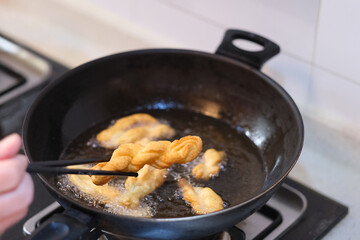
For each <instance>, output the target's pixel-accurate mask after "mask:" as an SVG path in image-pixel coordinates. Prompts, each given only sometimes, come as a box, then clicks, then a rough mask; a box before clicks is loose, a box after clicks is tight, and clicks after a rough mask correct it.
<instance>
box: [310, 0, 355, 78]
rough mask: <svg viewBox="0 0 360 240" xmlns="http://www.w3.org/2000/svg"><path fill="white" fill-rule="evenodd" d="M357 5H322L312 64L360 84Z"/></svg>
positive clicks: (351, 1)
mask: <svg viewBox="0 0 360 240" xmlns="http://www.w3.org/2000/svg"><path fill="white" fill-rule="evenodd" d="M359 9H360V2H359V1H356V0H343V1H337V0H326V1H322V2H321V10H320V17H319V29H318V37H317V44H316V46H317V47H316V52H315V53H316V54H315V62H316V64H317V65H320V66H322V67H324V68H326V69H328V70H330V71H333V72H336V73H337V74H340V75H342V76H344V77H347V78H350V79H352V80H354V81H357V82H358V83H360V71H359V63H360V46H359V42H360V27H359V22H360V14H359Z"/></svg>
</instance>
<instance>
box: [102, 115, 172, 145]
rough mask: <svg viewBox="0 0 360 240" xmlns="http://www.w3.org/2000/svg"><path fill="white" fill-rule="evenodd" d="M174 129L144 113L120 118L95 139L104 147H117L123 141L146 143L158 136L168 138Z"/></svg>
mask: <svg viewBox="0 0 360 240" xmlns="http://www.w3.org/2000/svg"><path fill="white" fill-rule="evenodd" d="M174 135H175V130H174V129H173V128H171V127H170V126H168V125H166V124H161V123H160V122H159V121H158V120H156V119H155V118H154V117H152V116H151V115H149V114H146V113H136V114H132V115H130V116H126V117H123V118H120V119H119V120H117V121H116V122H115V124H114V125H112V126H111V127H109V128H107V129H105V130H103V131H101V132H100V133H99V134H98V135H97V136H96V139H97V140H98V141H99V142H100V143H101V145H102V146H104V147H106V148H113V149H114V148H117V147H118V146H119V145H121V144H124V143H143V144H144V143H145V144H146V143H148V142H150V141H151V140H154V139H159V138H170V137H172V136H174Z"/></svg>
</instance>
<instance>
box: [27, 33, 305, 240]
mask: <svg viewBox="0 0 360 240" xmlns="http://www.w3.org/2000/svg"><path fill="white" fill-rule="evenodd" d="M235 39H247V40H250V41H253V42H256V43H258V44H260V45H262V46H263V47H264V49H263V50H262V51H259V52H248V51H244V50H241V49H239V48H237V47H235V46H234V45H233V44H232V41H233V40H235ZM279 50H280V49H279V47H278V46H277V45H276V44H274V43H272V42H271V41H269V40H267V39H265V38H263V37H260V36H258V35H255V34H252V33H248V32H243V31H238V30H229V31H227V32H226V34H225V37H224V39H223V42H222V43H221V45H220V46H219V48H218V50H217V52H216V54H210V53H203V52H197V51H188V50H174V49H161V50H159V49H156V50H142V51H133V52H126V53H121V54H116V55H112V56H108V57H104V58H101V59H98V60H95V61H92V62H90V63H87V64H84V65H82V66H80V67H77V68H75V69H73V70H71V71H70V72H68V73H67V74H65V75H64V76H62V77H61V78H60V79H58V80H57V81H55V82H53V83H51V84H50V85H49V86H48V87H46V89H45V90H44V91H43V92H42V93H41V94H40V96H39V97H38V98H37V99H36V101H35V102H34V103H33V104H32V106H31V109H30V111H29V113H28V114H27V117H26V120H25V124H24V130H23V138H24V147H25V152H26V154H27V156H28V157H29V159H30V162H38V161H44V160H48V159H59V157H60V156H61V155H64V151H65V155H66V149H68V148H69V146H72V145H74V144H75V145H76V144H78V143H77V142H78V141H79V139H81V138H83V137H84V133H86V134H87V133H89V129H96V128H99V126H105V125H106V124H108V123H109V121H110V120H111V119H116V118H119V117H121V116H125V115H128V114H131V113H134V112H150V113H152V114H154V115H155V116H156V117H160V118H165V119H167V120H169V121H170V123H171V124H172V125H175V126H174V127H175V128H178V129H179V132H180V133H186V126H187V125H191V127H190V128H191V129H192V132H191V133H192V134H198V135H201V137H202V138H203V139H204V147H205V148H208V147H215V148H216V147H217V145H220V146H231V148H230V149H233V150H234V151H231V152H228V159H227V164H228V165H227V169H226V170H225V171H223V172H221V174H220V176H219V179H220V180H219V181H220V182H221V183H220V184H218V185H217V184H216V183H215V180H216V179H215V180H214V181H213V183H209V184H210V185H211V184H212V186H213V187H214V188H215V191H217V192H219V194H220V195H221V196H222V197H223V199H224V200H225V201H227V203H228V207H227V208H226V209H224V210H221V211H218V212H215V213H211V214H206V215H199V216H186V217H166V216H165V217H164V216H158V217H156V216H155V217H154V218H140V217H129V216H119V215H113V214H110V213H107V212H105V211H103V210H102V209H98V208H94V207H90V206H88V205H87V204H85V203H84V202H83V201H81V200H79V199H77V198H75V197H74V196H73V195H71V194H66V193H64V192H62V191H61V190H59V188H58V186H57V184H56V183H57V177H56V176H47V175H39V177H40V178H41V180H42V181H43V183H44V184H45V186H46V187H47V188H48V190H49V191H50V192H51V193H52V195H54V196H55V198H56V199H57V200H58V201H59V202H60V204H61V205H63V206H64V207H65V209H67V213H66V214H65V215H66V216H67V217H66V218H68V219H70V220H68V222H66V221H65V223H64V225H65V226H66V225H67V227H69V228H70V229H75V232H76V233H79V234H80V233H83V232H86V231H87V230H86V229H88V228H92V227H94V226H100V227H101V228H102V229H104V230H106V231H109V232H111V233H114V234H119V235H124V236H132V237H139V238H155V239H191V238H198V237H203V236H208V235H211V234H214V233H217V232H220V231H222V230H224V229H227V228H229V227H230V226H232V225H234V224H236V223H237V222H239V221H240V220H242V219H244V218H245V217H247V216H249V215H250V214H251V213H253V212H254V211H256V210H257V209H259V208H260V207H261V206H263V205H264V204H265V203H266V201H267V200H268V199H269V198H270V197H271V195H272V194H273V193H274V192H275V191H276V189H277V188H278V187H279V186H280V184H281V182H282V181H283V180H284V178H285V177H286V176H287V174H288V173H289V171H290V170H291V169H292V167H293V166H294V164H295V162H296V160H297V158H298V157H299V154H300V151H301V148H302V144H303V132H304V129H303V123H302V118H301V115H300V113H299V111H298V109H297V107H296V105H295V103H294V102H293V100H292V99H291V97H290V96H289V95H288V94H287V93H286V92H285V90H284V89H282V88H281V87H280V86H279V85H278V84H277V83H276V82H274V81H273V80H272V79H270V78H269V77H268V76H266V75H264V74H263V73H261V72H260V71H259V69H260V68H261V66H262V64H263V63H264V62H265V61H266V60H268V59H269V58H271V57H272V56H274V55H276V54H277V53H278V52H279ZM209 125H211V127H208V126H209ZM214 129H215V130H214ZM91 131H92V130H90V132H91ZM180 133H179V135H181V134H180ZM86 134H85V135H86ZM79 136H80V137H79ZM74 142H75V143H74ZM80 145H81V144H80ZM239 149H240V150H239ZM84 155H86V154H84ZM239 159H240V160H239ZM254 162H257V163H256V164H254ZM259 163H260V164H259ZM222 176H224V177H222ZM239 176H240V177H239ZM243 176H246V177H243ZM221 179H226V181H222V180H221ZM204 185H206V183H205V184H204ZM68 216H70V217H68ZM74 219H75V220H74ZM56 221H62V220H59V219H58V220H56ZM71 221H75V222H76V223H77V224H78V226H77V225H76V224H72V223H70V222H71ZM75 225H76V226H75ZM66 238H70V237H69V236H66Z"/></svg>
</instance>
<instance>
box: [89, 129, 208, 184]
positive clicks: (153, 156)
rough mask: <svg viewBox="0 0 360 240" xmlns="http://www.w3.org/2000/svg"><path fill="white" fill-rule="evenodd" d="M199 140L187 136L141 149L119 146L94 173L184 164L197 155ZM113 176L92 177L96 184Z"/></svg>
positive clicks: (129, 145) (199, 146) (200, 144)
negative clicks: (146, 166) (145, 166)
mask: <svg viewBox="0 0 360 240" xmlns="http://www.w3.org/2000/svg"><path fill="white" fill-rule="evenodd" d="M201 151H202V141H201V138H200V137H197V136H186V137H183V138H180V139H179V140H175V141H173V142H170V141H153V142H149V143H148V144H147V145H145V146H143V145H141V144H136V143H128V144H123V145H120V146H119V147H118V148H117V149H116V150H115V151H114V152H113V154H112V156H111V159H110V161H109V162H105V163H99V164H97V165H95V166H94V167H93V168H92V169H93V170H106V171H124V172H137V171H139V170H140V169H141V168H142V167H143V166H144V165H145V164H148V165H150V166H153V167H155V168H158V169H164V168H169V167H171V166H172V165H173V164H174V163H179V164H183V163H187V162H190V161H192V160H194V159H195V158H197V156H199V154H200V153H201ZM112 178H114V176H95V175H94V176H91V180H92V181H93V183H94V184H96V185H102V184H105V183H107V182H108V181H110V180H111V179H112Z"/></svg>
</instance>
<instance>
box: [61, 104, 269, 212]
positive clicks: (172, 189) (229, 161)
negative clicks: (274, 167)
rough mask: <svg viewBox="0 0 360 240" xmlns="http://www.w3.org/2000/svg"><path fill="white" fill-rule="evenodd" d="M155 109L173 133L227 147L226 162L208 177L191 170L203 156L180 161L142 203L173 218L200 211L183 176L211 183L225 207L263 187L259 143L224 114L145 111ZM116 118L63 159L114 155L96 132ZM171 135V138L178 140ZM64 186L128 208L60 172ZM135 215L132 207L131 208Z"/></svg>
mask: <svg viewBox="0 0 360 240" xmlns="http://www.w3.org/2000/svg"><path fill="white" fill-rule="evenodd" d="M142 112H146V113H149V114H151V115H152V116H154V117H156V118H157V119H159V120H160V121H165V122H166V123H168V124H169V125H170V126H171V127H173V128H174V129H175V130H176V135H175V136H174V137H173V139H179V138H181V137H183V136H187V135H196V136H199V137H201V139H202V141H203V152H205V151H206V150H207V149H209V148H215V149H216V150H221V151H224V152H225V153H226V158H225V160H224V164H223V167H222V169H221V171H220V173H219V175H218V176H216V177H213V178H212V179H210V180H207V181H200V180H197V179H195V178H193V177H192V176H191V169H192V167H193V166H195V165H196V164H197V163H199V162H200V160H201V155H202V154H201V155H200V156H199V158H197V159H195V160H194V161H193V162H190V163H187V164H183V165H178V164H174V165H173V166H172V167H171V168H170V171H169V174H168V175H167V178H166V181H165V183H164V184H163V185H162V186H161V187H160V188H158V189H157V190H155V191H154V192H152V193H151V194H149V195H148V196H146V197H145V198H144V199H142V200H141V207H144V208H148V209H151V215H152V216H153V217H155V218H165V217H166V218H172V217H185V216H192V215H195V214H194V212H193V211H192V209H191V206H189V205H188V204H186V203H185V201H184V200H183V197H182V194H181V191H180V190H179V189H178V186H177V179H179V178H181V177H183V178H186V179H187V180H188V181H189V182H190V183H191V184H192V185H193V186H200V187H210V188H212V189H213V190H214V191H215V192H216V193H217V194H218V195H220V196H221V197H222V199H223V200H224V205H225V206H224V207H229V206H234V205H237V204H240V203H242V202H244V201H246V200H249V199H250V198H251V197H253V196H255V195H256V194H257V193H259V192H260V191H261V190H262V188H263V185H264V182H265V179H266V174H267V168H266V164H265V161H263V159H262V156H261V154H260V152H259V150H258V149H257V147H256V146H255V145H254V144H253V142H251V140H250V139H249V138H248V137H246V135H245V134H244V133H243V132H239V131H238V130H237V128H236V127H234V126H230V125H228V124H226V123H224V122H223V121H221V120H218V119H215V118H211V117H208V116H204V115H202V114H200V113H195V112H190V111H187V110H182V109H171V110H150V111H142ZM113 121H114V119H112V120H108V121H106V122H103V123H101V124H99V125H96V126H94V127H92V128H91V129H88V130H87V131H86V132H84V133H83V134H81V135H80V136H79V137H78V138H76V139H75V140H74V141H73V142H72V143H71V144H70V145H69V146H68V147H67V148H66V149H65V150H64V151H63V153H62V156H61V159H75V158H76V159H82V158H95V157H102V156H106V155H111V153H112V151H113V150H110V149H105V148H102V147H101V146H99V145H98V144H96V141H95V140H94V139H95V136H96V134H97V133H99V132H100V131H101V130H103V129H105V128H107V127H108V126H109V125H110V124H111V123H112V122H113ZM173 139H170V140H173ZM112 181H113V182H111V183H110V184H112V185H114V186H119V188H121V187H122V186H123V183H124V181H125V179H123V178H122V179H121V178H116V179H114V180H112ZM58 186H59V188H60V189H61V190H62V191H64V192H66V193H67V194H69V193H70V194H72V195H73V196H74V197H75V198H78V199H81V201H84V203H86V204H87V205H91V206H94V207H97V208H101V209H104V210H106V211H109V212H112V213H116V214H127V213H126V212H125V213H122V212H120V213H119V211H117V209H116V206H106V207H105V206H104V205H103V204H102V203H101V201H100V200H99V199H93V198H89V197H88V196H86V195H82V194H81V192H79V190H78V189H76V187H74V186H70V185H69V184H68V182H67V178H66V177H64V176H62V177H61V176H59V179H58ZM129 214H130V215H131V213H129Z"/></svg>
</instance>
